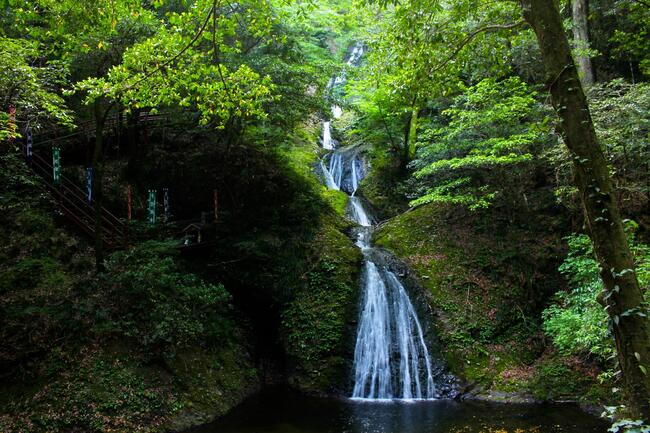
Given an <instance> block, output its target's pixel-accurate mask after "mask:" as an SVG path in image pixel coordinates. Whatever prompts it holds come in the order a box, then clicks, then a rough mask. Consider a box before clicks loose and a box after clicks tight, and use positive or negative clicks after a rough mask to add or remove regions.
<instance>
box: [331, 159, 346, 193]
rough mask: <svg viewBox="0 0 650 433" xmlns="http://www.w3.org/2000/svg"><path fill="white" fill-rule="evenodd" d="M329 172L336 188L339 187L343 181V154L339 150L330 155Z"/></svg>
mask: <svg viewBox="0 0 650 433" xmlns="http://www.w3.org/2000/svg"><path fill="white" fill-rule="evenodd" d="M329 172H330V173H331V175H332V178H333V180H334V184H335V185H336V187H337V188H336V189H341V183H342V182H343V155H342V154H341V153H339V152H335V153H332V156H331V157H330V166H329Z"/></svg>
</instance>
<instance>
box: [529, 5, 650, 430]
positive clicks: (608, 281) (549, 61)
mask: <svg viewBox="0 0 650 433" xmlns="http://www.w3.org/2000/svg"><path fill="white" fill-rule="evenodd" d="M521 4H522V6H523V10H524V17H525V18H526V20H527V21H528V23H529V24H530V25H531V26H532V28H533V30H534V31H535V33H536V35H537V40H538V42H539V46H540V49H541V52H542V57H543V61H544V64H545V67H546V70H547V73H548V77H549V86H550V92H551V101H552V103H553V106H554V108H555V110H556V111H557V113H558V115H559V116H560V119H561V129H562V134H563V139H564V142H565V144H566V145H567V147H568V148H569V151H570V153H571V157H572V159H573V166H574V176H575V184H576V186H577V187H578V191H579V193H580V198H581V201H582V204H583V208H584V213H585V219H586V225H587V229H588V232H589V235H590V237H591V240H592V242H593V245H594V251H595V253H596V257H597V259H598V262H599V264H600V267H601V269H602V271H601V277H602V280H603V283H604V285H605V292H604V294H603V295H602V296H601V297H600V299H599V301H601V303H603V304H604V305H606V309H607V312H608V314H609V316H610V319H611V324H612V330H613V334H614V338H615V340H616V349H617V353H618V360H619V363H620V367H621V370H622V373H623V380H624V384H625V391H626V399H627V402H628V409H629V411H630V415H632V416H633V417H635V418H641V419H644V420H646V421H650V400H649V399H650V377H649V376H648V375H647V373H650V338H649V335H650V334H649V329H648V321H647V320H646V318H645V317H643V316H640V315H638V314H637V313H640V311H639V308H640V307H641V302H642V300H643V297H642V293H641V290H640V289H639V284H638V281H637V278H636V274H635V273H634V262H633V258H632V254H631V252H630V248H629V246H628V244H627V239H626V236H625V232H624V230H623V224H622V221H621V215H620V210H619V207H618V203H617V202H616V197H615V195H614V191H613V188H612V181H611V178H610V175H609V170H608V166H607V162H606V160H605V156H604V153H603V150H602V148H601V146H600V144H599V143H598V141H597V138H596V133H595V130H594V125H593V122H592V120H591V115H590V113H589V107H588V104H587V100H586V98H585V95H584V92H583V90H582V86H581V84H580V80H579V77H578V72H577V70H576V67H575V64H574V62H573V58H572V57H571V49H570V47H569V42H568V40H567V37H566V35H565V33H564V30H563V28H562V19H561V17H560V13H559V11H558V7H557V5H556V3H555V1H554V0H521Z"/></svg>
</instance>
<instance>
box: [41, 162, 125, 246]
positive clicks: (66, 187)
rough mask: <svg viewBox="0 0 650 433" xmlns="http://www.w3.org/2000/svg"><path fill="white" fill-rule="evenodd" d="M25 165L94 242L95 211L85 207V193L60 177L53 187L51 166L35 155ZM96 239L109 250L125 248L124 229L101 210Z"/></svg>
mask: <svg viewBox="0 0 650 433" xmlns="http://www.w3.org/2000/svg"><path fill="white" fill-rule="evenodd" d="M28 164H29V165H30V167H31V168H32V170H34V172H35V173H36V174H38V175H39V176H40V177H41V178H42V179H43V181H44V182H45V184H46V185H47V189H48V191H49V192H50V193H51V194H52V196H53V197H54V198H55V199H56V201H57V203H58V205H59V208H60V209H61V211H62V212H63V214H64V215H65V216H66V217H67V218H68V219H69V220H70V221H71V222H72V223H74V224H75V225H76V226H77V227H79V228H80V229H81V230H82V231H83V232H84V233H86V234H87V235H88V236H90V237H91V238H93V239H94V238H95V235H96V231H95V210H94V208H93V207H92V206H91V205H89V204H88V201H87V197H86V192H85V191H83V190H82V189H81V188H79V187H78V186H77V185H76V184H75V183H74V182H72V181H71V180H70V179H68V178H67V177H65V176H63V175H62V176H61V181H60V182H59V184H55V183H54V174H53V169H52V164H50V163H49V162H48V161H46V160H45V159H43V158H42V157H41V156H39V155H37V154H35V153H34V154H33V155H32V159H31V161H29V162H28ZM100 236H101V239H102V241H103V242H104V246H105V248H106V249H109V250H115V249H120V248H125V247H126V246H127V245H128V230H127V226H126V225H125V224H124V223H123V222H122V221H120V219H119V218H117V217H116V216H115V215H113V214H112V213H111V212H110V211H109V210H108V209H106V208H104V207H102V208H101V233H100Z"/></svg>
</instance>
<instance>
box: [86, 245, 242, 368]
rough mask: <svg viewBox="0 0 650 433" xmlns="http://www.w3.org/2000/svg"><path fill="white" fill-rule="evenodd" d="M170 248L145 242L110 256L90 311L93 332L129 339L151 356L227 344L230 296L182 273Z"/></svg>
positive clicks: (218, 286) (229, 326)
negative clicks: (191, 345)
mask: <svg viewBox="0 0 650 433" xmlns="http://www.w3.org/2000/svg"><path fill="white" fill-rule="evenodd" d="M174 247H175V243H174V242H156V241H149V242H145V243H143V244H141V245H139V246H138V247H136V248H134V249H133V250H130V251H124V252H117V253H115V254H113V256H112V257H111V259H110V260H109V261H108V264H107V271H106V273H105V274H103V275H102V276H101V277H100V282H99V286H98V287H97V290H98V291H99V292H100V295H99V296H98V297H97V301H98V304H97V305H91V307H92V309H91V312H93V314H94V315H95V317H96V318H95V326H94V331H95V332H97V333H99V334H105V335H108V336H110V335H119V336H124V337H127V338H130V339H131V340H132V341H133V342H137V343H138V344H141V345H143V347H144V348H145V349H146V351H147V352H148V353H150V354H152V355H154V356H155V355H156V354H158V355H161V354H169V353H174V352H175V351H177V350H178V349H182V348H184V347H188V346H189V345H190V344H198V343H205V344H208V343H210V342H215V341H219V340H225V339H227V338H228V332H229V330H230V329H231V325H230V323H229V321H228V319H227V313H228V309H229V306H228V305H229V304H228V302H229V300H230V296H229V295H228V292H226V291H225V289H224V288H223V286H221V285H214V284H209V283H206V282H205V281H203V280H201V279H200V278H198V277H197V276H195V275H194V274H190V273H187V272H183V271H182V270H181V269H180V267H179V266H178V264H177V263H176V261H175V260H174V258H173V251H174V250H173V248H174ZM93 310H94V311H93Z"/></svg>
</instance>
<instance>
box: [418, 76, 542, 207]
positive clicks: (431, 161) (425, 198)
mask: <svg viewBox="0 0 650 433" xmlns="http://www.w3.org/2000/svg"><path fill="white" fill-rule="evenodd" d="M536 98H537V95H536V93H535V92H534V91H532V90H531V89H529V87H528V86H527V85H526V84H525V83H524V82H523V81H521V79H519V78H517V77H511V78H508V79H505V80H501V81H497V80H495V79H492V78H487V79H484V80H482V81H481V82H479V83H478V84H476V85H475V86H471V87H468V88H467V89H466V90H465V93H463V94H462V95H460V96H458V97H456V98H454V100H453V102H452V104H451V106H450V107H449V108H447V109H445V110H443V111H442V112H441V115H442V117H441V118H437V119H435V120H434V122H430V123H429V124H428V125H426V126H424V127H423V128H422V131H421V133H420V135H419V138H418V142H417V148H418V151H417V156H416V159H415V160H414V161H413V163H412V164H411V165H412V167H413V168H414V169H415V172H414V176H415V179H416V182H417V183H416V188H417V191H418V192H419V197H417V198H416V199H414V200H413V201H412V202H411V205H412V206H417V205H420V204H423V203H431V202H452V203H456V204H463V205H466V206H467V207H469V208H470V209H476V208H481V207H486V206H488V205H489V204H490V202H491V201H492V200H493V199H494V198H495V197H496V195H497V194H499V193H501V192H503V189H504V186H505V185H504V184H503V183H502V182H503V178H504V177H505V176H504V173H505V172H506V171H508V172H511V173H512V172H513V171H514V170H516V169H517V167H519V166H522V165H526V164H528V163H530V161H531V160H532V159H533V155H535V154H538V153H539V151H540V149H541V148H542V147H543V145H544V144H545V143H547V141H548V132H549V131H548V127H547V126H546V123H545V121H544V110H543V108H542V107H541V105H540V104H539V102H537V99H536Z"/></svg>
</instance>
